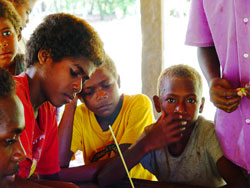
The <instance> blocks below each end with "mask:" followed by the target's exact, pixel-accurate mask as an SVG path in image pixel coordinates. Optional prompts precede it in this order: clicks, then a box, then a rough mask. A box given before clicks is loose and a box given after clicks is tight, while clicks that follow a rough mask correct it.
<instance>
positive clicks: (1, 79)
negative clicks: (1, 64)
mask: <svg viewBox="0 0 250 188" xmlns="http://www.w3.org/2000/svg"><path fill="white" fill-rule="evenodd" d="M13 92H15V81H14V79H13V77H12V75H11V74H10V73H9V72H8V71H6V70H4V69H3V68H0V98H3V97H8V96H10V95H11V94H12V93H13Z"/></svg>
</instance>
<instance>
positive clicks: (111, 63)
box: [100, 54, 118, 80]
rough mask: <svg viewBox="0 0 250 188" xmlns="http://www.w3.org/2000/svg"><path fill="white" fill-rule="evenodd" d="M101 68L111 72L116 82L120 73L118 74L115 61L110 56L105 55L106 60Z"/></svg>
mask: <svg viewBox="0 0 250 188" xmlns="http://www.w3.org/2000/svg"><path fill="white" fill-rule="evenodd" d="M100 68H104V69H106V70H107V71H108V72H110V73H111V74H112V75H113V76H114V78H115V79H116V80H117V79H118V73H117V69H116V66H115V62H114V61H113V59H111V57H110V56H109V55H107V54H106V55H105V60H104V62H103V64H102V65H101V67H100Z"/></svg>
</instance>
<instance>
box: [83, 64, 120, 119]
mask: <svg viewBox="0 0 250 188" xmlns="http://www.w3.org/2000/svg"><path fill="white" fill-rule="evenodd" d="M80 96H81V97H82V98H83V100H84V103H85V104H86V106H87V107H88V108H89V109H90V110H91V111H92V112H94V113H95V114H96V115H98V116H100V117H107V116H110V115H112V114H113V113H114V112H115V109H116V107H117V105H118V103H119V100H120V93H119V86H118V81H117V79H115V77H114V76H113V75H112V74H111V73H110V72H109V71H107V70H106V69H103V68H98V69H97V70H96V71H95V73H93V75H92V76H91V78H90V80H88V81H86V83H85V84H84V86H83V90H82V92H81V93H80Z"/></svg>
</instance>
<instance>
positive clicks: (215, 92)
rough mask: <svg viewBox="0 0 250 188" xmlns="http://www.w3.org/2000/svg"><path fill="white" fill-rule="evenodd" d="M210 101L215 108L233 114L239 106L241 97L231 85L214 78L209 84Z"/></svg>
mask: <svg viewBox="0 0 250 188" xmlns="http://www.w3.org/2000/svg"><path fill="white" fill-rule="evenodd" d="M209 90H210V100H211V101H212V102H213V103H214V105H215V106H216V107H217V108H220V109H221V110H223V111H225V112H228V113H230V112H233V111H234V110H236V109H237V108H238V106H239V104H240V99H241V97H240V96H239V95H238V94H237V92H238V91H237V90H236V89H233V86H232V84H231V83H230V82H229V81H228V80H225V79H221V78H215V79H213V80H212V81H211V82H210V88H209Z"/></svg>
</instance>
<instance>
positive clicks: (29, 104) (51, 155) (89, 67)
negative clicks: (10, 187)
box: [15, 13, 104, 179]
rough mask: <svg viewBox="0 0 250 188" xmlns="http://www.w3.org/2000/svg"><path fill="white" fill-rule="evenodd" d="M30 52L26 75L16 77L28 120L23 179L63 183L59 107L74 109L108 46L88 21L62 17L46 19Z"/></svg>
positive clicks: (32, 39)
mask: <svg viewBox="0 0 250 188" xmlns="http://www.w3.org/2000/svg"><path fill="white" fill-rule="evenodd" d="M26 50H27V53H26V57H25V60H26V63H27V67H28V68H27V71H26V72H25V73H22V74H20V75H19V76H16V77H15V80H16V93H17V95H18V96H19V98H20V99H21V101H22V103H23V106H24V114H25V129H24V131H23V132H22V134H21V136H20V139H21V142H22V144H23V146H24V149H25V151H26V154H27V157H26V159H25V160H24V161H23V162H21V163H20V171H19V175H20V176H21V177H22V178H28V177H30V176H31V175H32V174H33V173H34V172H36V174H37V175H38V176H39V177H40V178H43V179H58V172H59V170H60V167H59V162H58V138H57V131H58V130H57V122H56V117H55V108H54V107H60V106H62V105H63V104H66V103H69V102H70V101H72V100H73V99H74V97H75V96H76V94H77V93H79V92H80V91H81V89H82V83H83V82H84V81H85V80H86V79H88V78H89V76H90V74H91V73H92V72H93V71H94V69H95V67H96V66H98V65H100V64H101V62H102V61H103V57H104V50H103V44H102V42H101V40H100V38H99V36H98V34H97V33H96V32H95V31H94V29H93V28H92V27H91V26H90V25H89V24H88V23H87V22H86V21H84V20H82V19H80V18H77V17H75V16H73V15H70V14H63V13H61V14H52V15H49V16H47V17H46V18H45V19H44V21H43V22H42V23H41V24H40V25H39V26H38V27H37V28H36V30H35V31H34V33H33V34H32V35H31V37H30V40H29V41H28V43H27V49H26ZM59 131H60V130H59Z"/></svg>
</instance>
